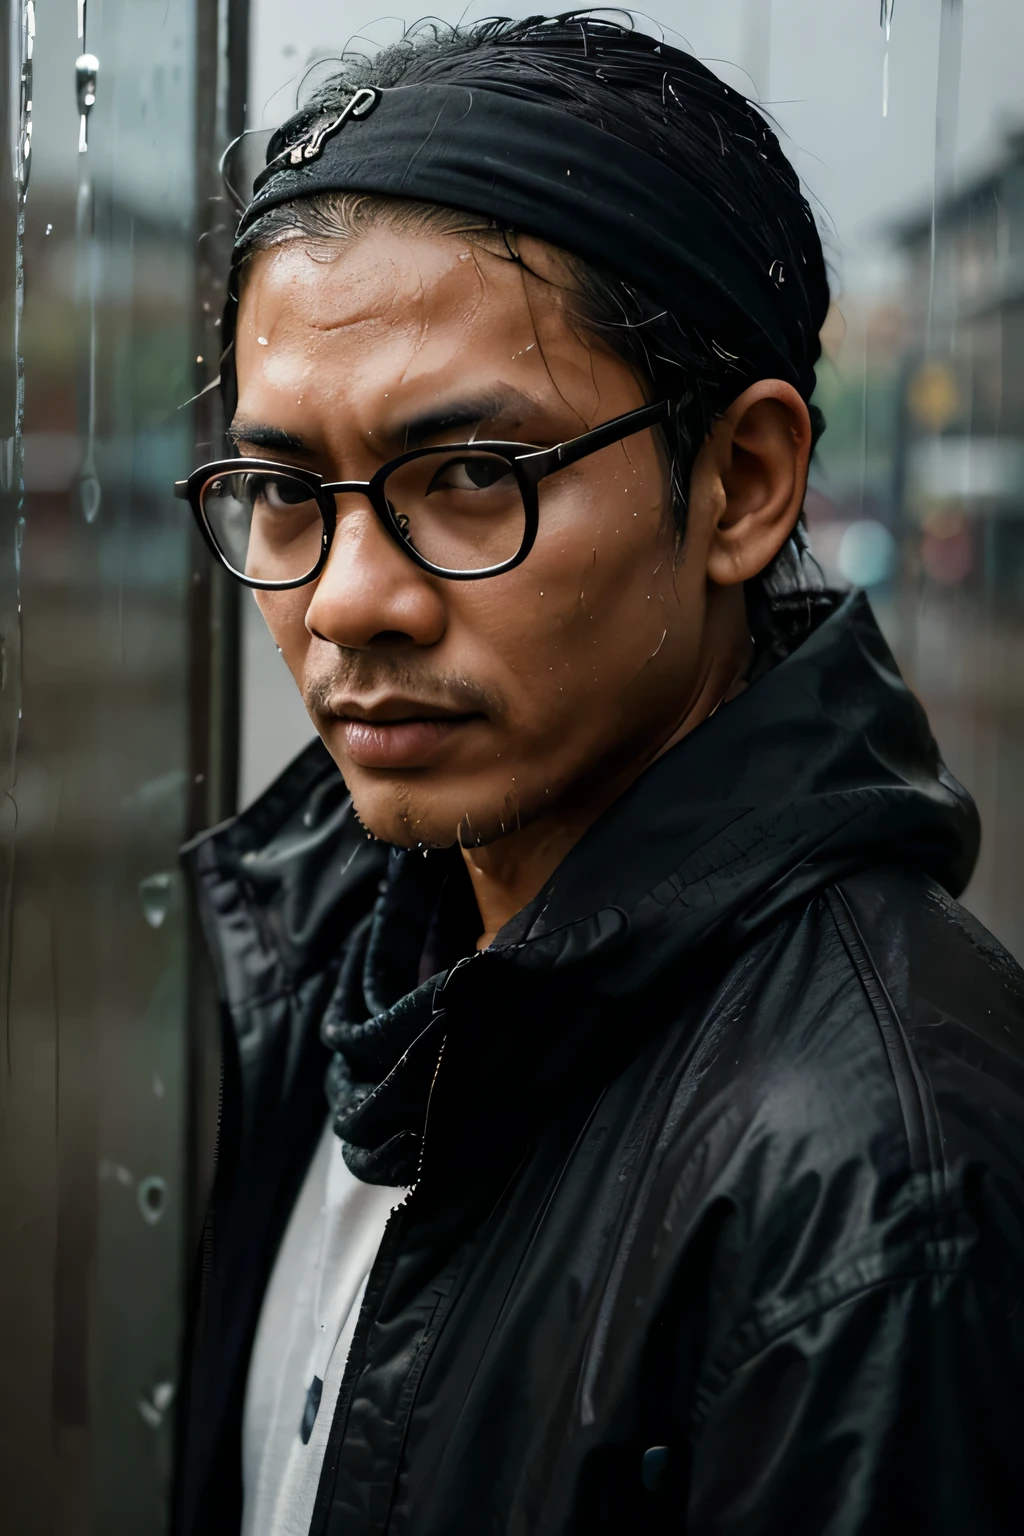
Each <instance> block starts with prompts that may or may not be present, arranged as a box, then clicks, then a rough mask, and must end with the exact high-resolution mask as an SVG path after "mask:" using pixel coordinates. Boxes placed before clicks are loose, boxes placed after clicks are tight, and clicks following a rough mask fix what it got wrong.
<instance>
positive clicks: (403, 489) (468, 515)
mask: <svg viewBox="0 0 1024 1536" xmlns="http://www.w3.org/2000/svg"><path fill="white" fill-rule="evenodd" d="M670 410H671V402H670V401H668V400H662V401H659V402H658V404H656V405H644V406H641V407H640V409H639V410H635V411H628V412H627V413H626V415H624V416H616V417H615V419H614V420H613V421H607V422H605V423H604V424H603V425H602V426H600V427H594V428H593V429H592V431H590V432H584V433H583V434H582V435H581V436H580V437H574V438H571V439H570V440H569V441H568V442H565V443H559V444H558V445H557V446H556V447H554V448H542V449H536V448H530V447H524V445H523V444H522V443H505V442H478V443H448V444H445V445H444V446H443V447H439V448H414V449H412V450H411V451H410V452H408V453H403V454H401V455H400V456H399V457H398V458H397V459H392V460H391V462H390V463H388V464H384V465H382V466H381V468H380V469H378V471H377V473H376V474H375V475H374V476H373V478H372V480H336V481H325V480H324V479H323V478H322V477H321V476H320V475H318V474H316V473H315V472H314V471H312V470H307V469H294V468H292V466H291V465H287V464H274V463H272V462H269V461H268V460H266V459H246V458H234V459H218V460H216V461H215V462H214V463H213V464H204V465H202V467H201V468H199V469H196V470H194V471H193V472H192V474H191V475H189V477H188V479H187V480H178V481H177V482H176V483H175V487H174V494H175V495H176V496H180V497H182V498H183V499H184V500H187V501H188V502H189V503H190V505H191V507H192V511H193V512H194V514H195V517H196V521H197V522H198V524H199V528H200V531H201V532H202V535H203V537H204V539H205V540H206V542H207V544H208V545H209V547H210V549H211V550H212V552H213V554H214V555H216V557H217V559H218V560H220V561H221V563H222V564H223V565H225V566H226V567H227V569H228V570H229V571H230V572H231V574H232V576H235V577H237V579H238V580H239V581H241V582H244V583H245V585H246V586H247V587H256V588H259V589H260V590H262V591H277V590H281V589H284V588H289V587H301V586H303V585H304V584H305V583H306V582H307V581H315V580H316V578H317V577H318V576H319V575H320V573H321V571H322V570H323V568H324V566H325V564H326V563H327V557H328V555H329V553H330V549H331V542H332V540H333V538H334V531H335V527H336V525H337V506H336V503H335V497H336V496H338V495H342V494H344V495H363V496H365V497H366V499H367V501H368V502H369V503H370V505H371V507H372V508H373V510H374V512H375V513H376V514H377V517H378V518H379V519H380V522H381V524H382V525H383V527H384V529H385V531H386V532H387V533H388V534H389V535H390V536H391V538H392V539H394V541H395V543H396V544H397V545H398V547H399V548H400V549H401V550H402V552H403V553H404V554H406V555H408V557H409V559H410V560H412V561H414V562H415V564H416V565H418V566H419V567H420V568H421V569H422V570H424V571H429V572H430V573H431V575H433V576H444V577H446V578H447V579H448V580H449V581H479V580H481V579H482V578H483V577H485V576H500V575H501V574H502V572H503V571H511V570H512V569H513V567H515V566H517V565H519V564H521V562H522V561H523V560H525V559H526V557H527V555H528V554H529V553H530V550H531V549H532V548H533V544H534V540H535V539H536V537H537V526H538V522H539V518H540V509H539V496H538V490H537V488H538V486H539V485H540V482H541V481H542V480H543V479H544V478H545V477H546V476H548V475H553V474H555V472H556V471H557V470H560V469H565V468H566V467H567V466H568V465H570V464H575V463H577V462H578V461H579V460H580V459H582V458H585V457H586V456H587V455H588V454H591V453H598V452H599V451H600V450H601V449H602V448H607V447H608V446H609V445H610V444H612V443H618V442H621V441H622V439H623V438H626V437H631V436H632V435H633V433H635V432H642V431H643V430H644V429H645V428H646V427H653V426H656V425H657V424H659V423H661V422H664V421H666V420H667V419H668V416H669V412H670Z"/></svg>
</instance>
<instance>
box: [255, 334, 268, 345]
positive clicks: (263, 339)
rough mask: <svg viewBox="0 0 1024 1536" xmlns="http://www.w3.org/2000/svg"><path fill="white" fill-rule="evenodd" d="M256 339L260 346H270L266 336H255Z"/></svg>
mask: <svg viewBox="0 0 1024 1536" xmlns="http://www.w3.org/2000/svg"><path fill="white" fill-rule="evenodd" d="M256 340H257V341H258V342H259V344H260V346H261V347H269V346H270V342H269V341H268V340H267V338H266V337H265V336H257V337H256Z"/></svg>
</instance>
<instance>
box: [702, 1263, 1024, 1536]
mask: <svg viewBox="0 0 1024 1536" xmlns="http://www.w3.org/2000/svg"><path fill="white" fill-rule="evenodd" d="M766 1335H767V1336H766ZM732 1338H733V1345H732V1358H724V1357H723V1359H722V1360H721V1361H720V1362H719V1364H718V1366H717V1368H715V1369H712V1370H711V1371H710V1372H709V1373H708V1374H707V1375H706V1376H705V1379H704V1384H703V1386H702V1390H701V1392H700V1396H699V1400H698V1402H697V1404H696V1414H695V1419H694V1438H693V1440H692V1441H691V1456H692V1460H691V1463H690V1479H689V1510H688V1519H687V1520H686V1522H685V1526H684V1528H685V1530H686V1532H687V1536H855V1533H856V1536H862V1533H863V1536H868V1533H870V1536H889V1533H890V1532H891V1533H893V1536H895V1533H900V1536H965V1533H967V1532H970V1533H971V1536H995V1533H999V1536H1004V1533H1007V1536H1008V1533H1010V1532H1014V1533H1016V1532H1020V1531H1022V1530H1024V1289H1022V1288H1021V1287H1014V1286H1012V1285H1009V1284H1007V1282H1006V1281H1005V1280H1002V1281H998V1282H997V1281H996V1280H995V1279H994V1278H991V1277H989V1278H982V1277H980V1276H978V1275H975V1274H973V1273H971V1272H970V1271H967V1272H962V1273H930V1274H924V1275H918V1276H911V1277H906V1278H901V1279H893V1280H887V1281H883V1282H881V1283H878V1284H877V1285H874V1286H868V1287H867V1288H865V1289H863V1290H861V1291H860V1292H858V1293H857V1294H854V1295H851V1296H849V1297H848V1298H847V1299H845V1300H841V1301H838V1302H837V1303H835V1304H833V1305H830V1306H827V1307H825V1308H819V1309H817V1310H811V1311H809V1312H807V1313H806V1314H805V1315H803V1316H802V1317H800V1318H798V1319H797V1320H795V1321H793V1322H792V1323H791V1325H790V1326H788V1327H786V1328H785V1329H784V1330H781V1331H777V1330H771V1331H768V1330H766V1329H765V1327H764V1325H763V1323H760V1324H759V1325H757V1326H756V1327H755V1325H753V1324H751V1325H750V1326H749V1327H748V1328H746V1329H743V1328H740V1329H738V1330H736V1331H735V1332H734V1334H733V1336H732ZM751 1345H753V1348H751Z"/></svg>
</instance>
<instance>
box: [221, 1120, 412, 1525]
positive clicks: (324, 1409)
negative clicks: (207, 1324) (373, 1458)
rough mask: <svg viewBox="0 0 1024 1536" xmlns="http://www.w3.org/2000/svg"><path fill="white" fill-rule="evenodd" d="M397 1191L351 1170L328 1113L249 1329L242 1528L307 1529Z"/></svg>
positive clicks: (399, 1196)
mask: <svg viewBox="0 0 1024 1536" xmlns="http://www.w3.org/2000/svg"><path fill="white" fill-rule="evenodd" d="M404 1195H405V1191H404V1190H401V1189H395V1188H393V1187H390V1186H384V1185H380V1184H364V1183H363V1182H362V1180H361V1179H357V1178H356V1176H355V1174H353V1173H351V1172H350V1171H349V1169H348V1166H347V1164H346V1163H345V1160H344V1158H343V1157H342V1152H341V1142H340V1141H339V1140H338V1138H337V1136H335V1134H334V1132H333V1130H332V1127H331V1123H330V1121H329V1120H328V1122H327V1124H326V1126H325V1128H324V1131H323V1134H322V1136H321V1137H320V1141H319V1143H318V1145H317V1149H316V1153H315V1154H314V1157H313V1161H312V1162H311V1163H310V1166H309V1171H308V1173H307V1174H306V1178H305V1181H304V1182H303V1185H302V1189H301V1191H300V1192H299V1198H298V1200H297V1201H296V1202H295V1207H294V1209H293V1211H292V1214H291V1217H290V1219H289V1222H288V1228H287V1230H286V1232H285V1235H284V1240H283V1242H282V1244H281V1248H280V1251H279V1253H278V1256H277V1260H276V1263H275V1265H274V1269H273V1273H272V1274H271V1277H270V1284H269V1285H268V1287H267V1292H266V1295H265V1297H264V1299H263V1307H262V1310H261V1312H260V1319H259V1324H258V1326H257V1329H256V1338H255V1342H254V1344H253V1351H252V1358H251V1361H250V1364H249V1377H248V1381H247V1383H246V1390H245V1409H244V1417H243V1421H242V1479H243V1486H244V1506H243V1515H242V1536H308V1532H309V1526H310V1521H311V1520H312V1517H313V1505H314V1503H315V1501H316V1491H317V1486H318V1484H319V1482H320V1471H321V1468H322V1466H323V1460H324V1451H325V1450H326V1447H327V1437H328V1434H329V1433H330V1428H331V1421H332V1419H333V1418H334V1410H335V1407H336V1405H337V1401H338V1393H339V1391H340V1388H341V1378H342V1376H343V1374H344V1371H345V1362H346V1360H347V1358H348V1352H349V1348H350V1347H351V1344H352V1335H353V1334H354V1332H355V1327H356V1319H357V1318H358V1316H359V1308H360V1305H361V1304H362V1299H363V1292H364V1291H365V1289H366V1282H367V1279H368V1277H369V1274H370V1268H371V1266H372V1264H373V1261H374V1259H375V1258H376V1256H377V1249H378V1248H379V1247H380V1240H381V1238H382V1237H383V1235H384V1228H385V1226H386V1225H387V1220H388V1217H389V1216H390V1214H391V1212H392V1210H393V1209H394V1207H395V1206H396V1205H398V1204H399V1203H400V1202H401V1200H402V1199H403V1198H404ZM317 1382H319V1383H321V1384H322V1385H321V1386H320V1388H319V1389H318V1388H317V1385H316V1383H317ZM311 1389H312V1395H311ZM318 1390H319V1393H320V1398H319V1406H318V1407H317V1409H316V1416H315V1418H313V1407H314V1405H315V1403H316V1394H317V1391H318ZM304 1416H305V1425H304V1423H303V1420H304ZM311 1420H312V1425H311V1427H310V1421H311ZM303 1433H306V1434H307V1435H308V1439H307V1441H306V1443H304V1442H303Z"/></svg>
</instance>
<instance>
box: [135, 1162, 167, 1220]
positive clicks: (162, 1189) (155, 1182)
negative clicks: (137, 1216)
mask: <svg viewBox="0 0 1024 1536" xmlns="http://www.w3.org/2000/svg"><path fill="white" fill-rule="evenodd" d="M136 1198H137V1199H138V1202H139V1210H140V1211H141V1212H142V1219H143V1220H144V1221H146V1222H148V1223H149V1225H150V1226H151V1227H155V1226H156V1224H157V1222H158V1221H159V1220H160V1219H161V1218H162V1216H163V1214H164V1211H165V1210H166V1208H167V1181H166V1180H165V1179H162V1178H161V1177H160V1175H159V1174H156V1173H153V1174H150V1176H149V1178H148V1179H143V1180H142V1182H141V1183H140V1185H139V1187H138V1190H137V1191H136Z"/></svg>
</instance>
